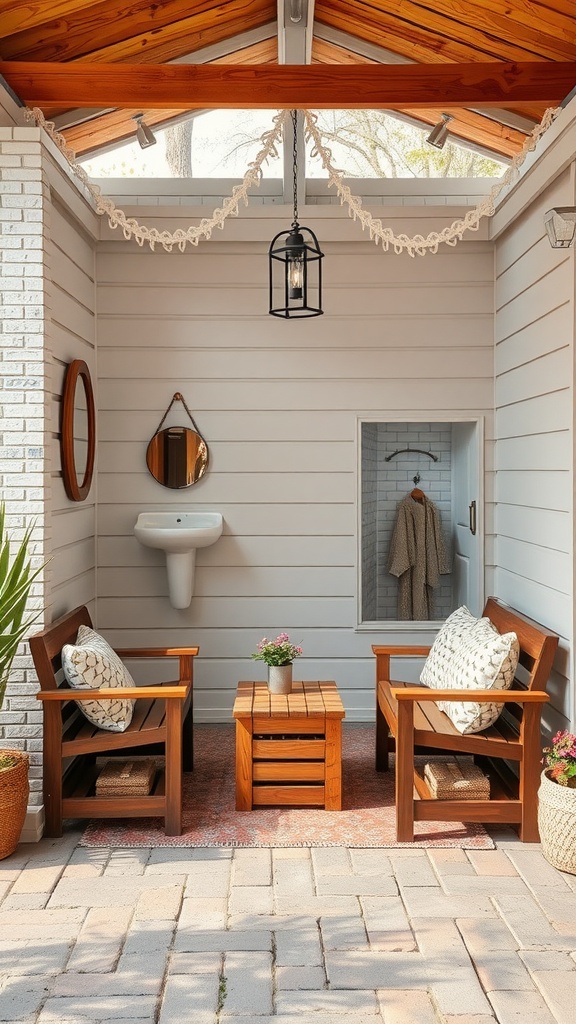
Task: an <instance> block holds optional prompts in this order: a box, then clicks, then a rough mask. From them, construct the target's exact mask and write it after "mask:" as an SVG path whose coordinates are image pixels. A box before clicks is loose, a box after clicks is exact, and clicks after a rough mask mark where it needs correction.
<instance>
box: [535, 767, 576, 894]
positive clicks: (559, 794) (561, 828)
mask: <svg viewBox="0 0 576 1024" xmlns="http://www.w3.org/2000/svg"><path fill="white" fill-rule="evenodd" d="M538 829H539V831H540V842H541V844H542V853H543V854H544V856H545V857H546V860H547V861H548V862H549V863H550V864H552V866H553V867H555V868H558V869H559V870H560V871H568V872H570V874H572V875H576V789H571V788H570V787H569V786H560V785H559V784H558V783H557V782H554V781H553V779H550V778H549V777H548V775H547V774H546V772H542V776H541V780H540V789H539V790H538Z"/></svg>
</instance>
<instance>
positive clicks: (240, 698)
mask: <svg viewBox="0 0 576 1024" xmlns="http://www.w3.org/2000/svg"><path fill="white" fill-rule="evenodd" d="M344 715H345V711H344V706H343V704H342V701H341V699H340V694H339V693H338V688H337V686H336V683H335V682H334V681H333V680H319V681H309V680H304V681H296V682H293V684H292V692H291V693H287V694H284V693H270V690H269V689H268V684H267V683H266V682H254V681H246V680H243V681H241V682H239V683H238V689H237V694H236V700H235V702H234V710H233V716H234V718H261V717H262V718H311V717H319V716H321V717H323V718H324V717H325V718H344Z"/></svg>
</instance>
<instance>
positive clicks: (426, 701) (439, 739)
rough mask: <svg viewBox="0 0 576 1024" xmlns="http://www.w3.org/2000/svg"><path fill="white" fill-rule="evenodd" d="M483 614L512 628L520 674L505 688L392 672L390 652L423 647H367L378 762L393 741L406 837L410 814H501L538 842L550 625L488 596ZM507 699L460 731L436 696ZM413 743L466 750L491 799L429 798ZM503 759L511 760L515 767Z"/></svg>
mask: <svg viewBox="0 0 576 1024" xmlns="http://www.w3.org/2000/svg"><path fill="white" fill-rule="evenodd" d="M482 614H483V615H487V616H488V618H489V619H490V620H491V621H492V623H493V624H494V626H495V627H496V629H497V630H498V632H499V633H507V632H510V631H513V632H515V633H516V634H517V636H518V640H519V643H520V660H519V665H521V666H522V667H523V669H524V677H523V680H521V679H518V678H516V679H515V680H514V683H513V688H512V689H511V690H502V691H501V690H450V691H447V690H441V691H439V690H432V689H428V688H427V687H423V686H417V685H414V684H412V683H402V682H395V681H393V680H391V679H390V658H391V657H406V656H407V657H411V658H414V657H415V656H426V655H427V654H428V652H429V650H430V648H429V647H420V646H417V647H414V646H413V647H409V646H397V645H390V646H381V645H375V646H373V647H372V650H373V652H374V654H375V655H376V692H377V700H376V770H377V771H386V770H387V768H388V751H389V748H390V749H391V748H392V747H393V745H394V744H393V741H392V740H390V739H389V737H390V734H391V735H392V736H393V737H394V738H395V748H396V834H397V840H398V842H412V841H413V839H414V821H480V822H507V823H514V824H517V825H518V826H519V835H520V838H521V839H522V840H523V841H524V842H529V843H532V842H538V840H539V834H538V820H537V810H538V798H537V793H538V786H539V782H540V773H541V770H542V768H541V764H540V759H541V741H540V715H541V709H542V705H543V704H544V703H545V702H546V701H548V700H549V697H548V694H547V693H546V692H545V690H546V684H547V682H548V677H549V675H550V670H551V668H552V662H553V660H554V655H555V653H556V648H557V646H558V637H557V635H556V634H555V633H551V632H550V631H549V630H547V629H544V628H543V627H542V626H540V625H538V623H537V622H534V621H533V620H532V619H529V618H527V617H526V616H525V615H522V614H521V613H520V612H517V611H514V609H513V608H509V607H507V606H506V605H504V604H502V603H501V602H500V601H498V600H497V599H496V598H494V597H490V598H488V601H487V603H486V607H485V609H484V612H483V613H482ZM442 699H444V700H446V699H450V700H458V701H472V702H475V701H478V702H480V703H482V702H492V701H496V702H497V703H498V704H500V703H504V704H505V709H506V710H505V711H504V712H503V713H502V714H501V715H500V717H499V718H498V720H497V721H496V722H495V723H494V725H492V726H490V728H489V729H486V730H484V731H483V732H480V733H473V734H471V735H465V736H463V735H462V734H461V733H459V732H458V730H457V729H455V727H454V726H453V724H452V722H451V721H450V719H449V718H448V716H447V715H445V714H444V712H443V711H440V709H439V708H438V707H437V706H436V703H435V701H436V700H442ZM415 748H418V749H419V750H422V751H431V752H437V751H447V752H449V753H450V754H472V755H473V756H474V760H475V761H476V762H477V763H478V764H479V765H480V767H481V768H482V769H483V770H484V771H486V774H488V775H489V777H490V781H491V796H490V799H489V800H464V799H462V800H460V799H459V800H438V799H435V798H434V797H433V796H432V794H431V793H430V790H429V788H428V786H427V784H426V783H425V781H424V779H423V777H422V776H421V774H420V773H419V772H418V771H417V770H416V768H415V764H414V752H415ZM507 762H511V763H513V764H516V765H517V769H518V774H516V772H515V771H513V770H511V769H510V767H509V765H508V764H507Z"/></svg>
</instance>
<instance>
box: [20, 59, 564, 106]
mask: <svg viewBox="0 0 576 1024" xmlns="http://www.w3.org/2000/svg"><path fill="white" fill-rule="evenodd" d="M0 75H3V76H4V78H5V79H6V81H7V82H8V84H9V86H10V87H11V88H12V89H13V90H14V92H15V93H16V94H17V95H18V96H19V97H20V98H21V99H22V100H23V102H24V103H26V104H28V105H29V106H38V107H45V106H46V105H48V104H67V105H68V106H76V107H84V106H87V105H94V103H97V104H98V105H101V106H103V107H112V106H114V107H133V106H142V105H143V104H146V105H148V106H155V107H158V108H160V109H161V108H172V109H180V110H186V109H190V110H193V109H198V108H199V107H220V108H223V109H243V108H248V107H251V108H261V109H268V108H270V107H277V108H282V107H297V108H300V109H303V108H306V107H311V108H313V109H333V108H337V107H339V108H342V109H354V108H366V107H371V108H374V109H390V110H397V109H400V108H403V107H404V108H405V107H413V108H418V107H427V108H430V107H434V106H439V107H443V106H445V105H446V104H451V105H452V106H455V107H466V106H478V105H482V106H484V107H492V106H502V105H506V104H507V103H514V104H523V103H527V104H530V103H533V102H535V101H539V102H542V103H545V104H546V105H547V106H553V105H557V104H558V103H560V102H561V101H562V100H563V99H564V97H565V96H566V95H567V94H568V93H569V92H570V91H571V90H572V88H573V86H574V83H575V82H576V62H573V61H569V62H568V61H562V62H554V63H536V62H528V63H522V64H509V63H496V64H487V63H477V64H459V65H454V64H443V65H422V64H416V65H414V64H406V65H403V64H400V65H396V66H394V67H393V68H391V67H389V66H387V65H374V64H367V65H360V66H354V67H343V66H329V65H312V66H310V67H298V66H293V65H285V66H283V67H282V66H280V67H274V66H271V65H263V66H262V65H250V66H242V67H238V66H231V65H218V66H215V65H206V64H202V65H193V66H192V65H188V66H184V65H178V66H177V65H173V64H170V65H167V64H160V65H158V64H146V65H142V64H140V65H132V64H112V65H110V64H97V65H94V66H90V65H88V64H42V63H31V64H29V63H27V62H8V61H2V62H0Z"/></svg>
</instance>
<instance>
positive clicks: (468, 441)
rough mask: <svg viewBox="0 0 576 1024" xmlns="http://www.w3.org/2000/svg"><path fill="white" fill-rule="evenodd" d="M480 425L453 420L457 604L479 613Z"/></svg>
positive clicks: (455, 599)
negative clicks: (454, 421)
mask: <svg viewBox="0 0 576 1024" xmlns="http://www.w3.org/2000/svg"><path fill="white" fill-rule="evenodd" d="M479 435H480V426H479V424H478V423H477V422H474V423H453V424H452V508H453V516H454V563H453V581H454V604H455V607H458V606H459V605H461V604H465V605H467V607H468V608H469V609H470V611H471V612H472V613H473V614H474V615H479V614H480V612H481V610H482V607H483V603H484V595H483V586H482V580H483V576H484V567H483V564H482V559H481V552H482V543H481V536H482V524H481V522H480V510H481V501H480V479H481V477H480V468H481V467H480V438H479Z"/></svg>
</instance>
